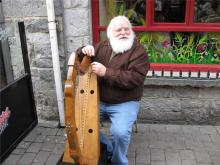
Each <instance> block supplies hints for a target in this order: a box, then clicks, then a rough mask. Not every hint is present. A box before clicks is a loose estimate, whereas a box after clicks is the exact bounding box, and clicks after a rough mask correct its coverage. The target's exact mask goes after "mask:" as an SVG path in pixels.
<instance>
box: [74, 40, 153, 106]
mask: <svg viewBox="0 0 220 165" xmlns="http://www.w3.org/2000/svg"><path fill="white" fill-rule="evenodd" d="M78 51H81V49H80V50H78ZM111 54H112V48H111V46H110V43H109V41H103V42H100V43H99V44H97V45H96V46H95V58H94V60H95V61H97V62H100V63H102V64H103V65H104V66H105V67H106V68H107V69H106V75H105V76H104V77H98V83H99V89H100V100H101V101H103V102H106V103H122V102H126V101H137V100H140V99H141V96H142V93H143V87H144V80H145V77H146V74H147V71H148V70H149V67H150V65H149V61H148V56H147V54H146V52H145V50H144V48H143V46H142V45H140V44H139V43H138V42H137V41H136V40H135V41H134V44H133V46H132V48H131V49H129V50H127V51H125V52H124V53H118V54H116V55H115V56H113V57H112V59H111V60H110V57H111Z"/></svg>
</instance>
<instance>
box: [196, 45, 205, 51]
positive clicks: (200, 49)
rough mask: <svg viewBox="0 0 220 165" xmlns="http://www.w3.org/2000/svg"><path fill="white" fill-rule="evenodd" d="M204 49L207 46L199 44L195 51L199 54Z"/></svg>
mask: <svg viewBox="0 0 220 165" xmlns="http://www.w3.org/2000/svg"><path fill="white" fill-rule="evenodd" d="M206 48H207V44H199V45H197V48H196V50H197V51H198V52H200V53H201V52H204V51H205V50H206Z"/></svg>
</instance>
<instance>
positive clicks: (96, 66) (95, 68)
mask: <svg viewBox="0 0 220 165" xmlns="http://www.w3.org/2000/svg"><path fill="white" fill-rule="evenodd" d="M92 72H93V73H95V74H96V75H97V76H100V77H103V76H105V72H106V67H105V66H104V65H102V64H101V63H99V62H93V63H92Z"/></svg>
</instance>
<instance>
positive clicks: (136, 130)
mask: <svg viewBox="0 0 220 165" xmlns="http://www.w3.org/2000/svg"><path fill="white" fill-rule="evenodd" d="M137 124H138V123H137V120H136V121H135V122H134V126H135V130H134V132H135V133H137V132H138V126H137Z"/></svg>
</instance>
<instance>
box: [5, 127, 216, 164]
mask: <svg viewBox="0 0 220 165" xmlns="http://www.w3.org/2000/svg"><path fill="white" fill-rule="evenodd" d="M64 134H65V130H64V129H63V128H46V127H43V126H39V125H38V126H36V128H34V129H33V130H32V131H31V132H30V133H29V134H28V136H26V138H25V139H24V140H23V141H22V142H21V143H20V144H19V145H18V146H17V148H16V149H15V150H14V151H13V152H12V153H11V154H10V155H9V157H8V158H7V159H6V160H5V161H4V162H3V165H14V164H19V165H56V164H60V163H59V161H60V159H61V157H62V154H63V150H64V148H63V146H64V142H65V139H66V137H65V135H64ZM128 158H129V161H130V164H129V165H220V126H207V125H205V126H197V125H194V126H191V125H160V124H140V123H139V124H138V133H135V132H134V133H133V136H132V141H131V145H130V148H129V152H128Z"/></svg>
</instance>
